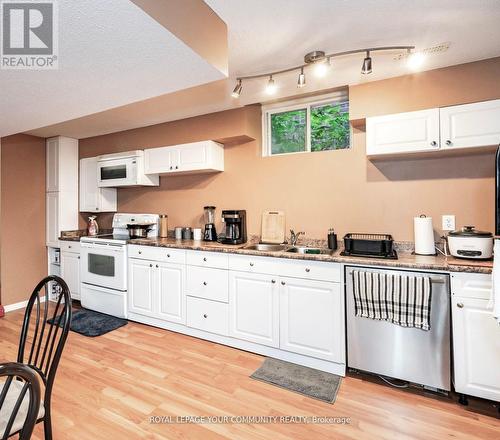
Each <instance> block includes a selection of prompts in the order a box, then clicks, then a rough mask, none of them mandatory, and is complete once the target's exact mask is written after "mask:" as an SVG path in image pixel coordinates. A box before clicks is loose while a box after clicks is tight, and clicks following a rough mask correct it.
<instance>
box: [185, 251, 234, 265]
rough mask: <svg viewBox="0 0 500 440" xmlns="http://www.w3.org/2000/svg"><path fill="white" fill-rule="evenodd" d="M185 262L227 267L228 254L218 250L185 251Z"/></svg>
mask: <svg viewBox="0 0 500 440" xmlns="http://www.w3.org/2000/svg"><path fill="white" fill-rule="evenodd" d="M186 263H187V264H191V265H193V266H202V267H213V268H216V269H227V268H228V255H227V254H223V253H220V252H205V251H187V255H186Z"/></svg>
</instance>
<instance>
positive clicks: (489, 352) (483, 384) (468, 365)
mask: <svg viewBox="0 0 500 440" xmlns="http://www.w3.org/2000/svg"><path fill="white" fill-rule="evenodd" d="M488 304H489V301H488V300H484V299H471V298H466V297H460V296H454V297H453V299H452V318H453V319H452V321H453V354H454V371H455V390H456V391H457V392H459V393H464V394H468V395H471V396H477V397H482V398H484V399H490V400H495V401H497V402H500V373H499V369H500V329H499V327H498V323H497V321H496V320H495V319H494V318H493V315H492V310H491V308H488Z"/></svg>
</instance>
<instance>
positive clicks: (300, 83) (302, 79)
mask: <svg viewBox="0 0 500 440" xmlns="http://www.w3.org/2000/svg"><path fill="white" fill-rule="evenodd" d="M305 85H306V76H305V75H304V68H303V67H301V68H300V73H299V79H298V81H297V87H298V88H299V89H301V88H302V87H304V86H305Z"/></svg>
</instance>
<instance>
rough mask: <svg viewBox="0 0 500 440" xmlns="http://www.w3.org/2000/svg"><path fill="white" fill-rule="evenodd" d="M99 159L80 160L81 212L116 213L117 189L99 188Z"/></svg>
mask: <svg viewBox="0 0 500 440" xmlns="http://www.w3.org/2000/svg"><path fill="white" fill-rule="evenodd" d="M97 182H98V179H97V157H89V158H87V159H81V160H80V212H116V210H117V202H116V188H100V187H99V186H97Z"/></svg>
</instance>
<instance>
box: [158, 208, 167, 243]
mask: <svg viewBox="0 0 500 440" xmlns="http://www.w3.org/2000/svg"><path fill="white" fill-rule="evenodd" d="M159 236H160V237H161V238H167V237H168V215H167V214H161V215H160V232H159Z"/></svg>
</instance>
